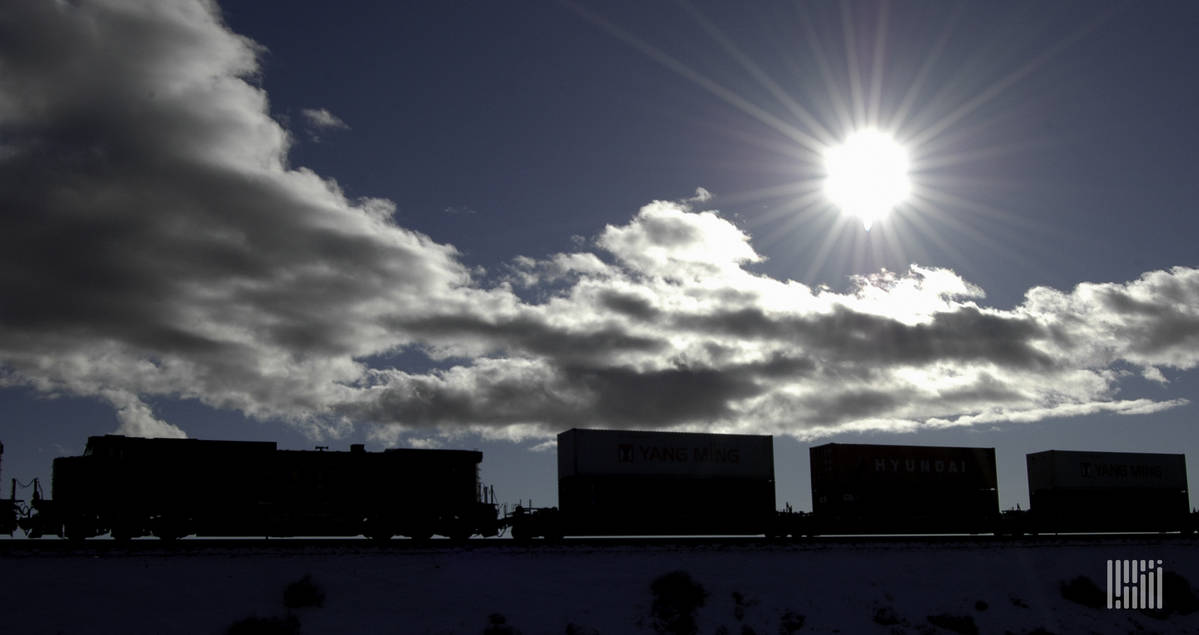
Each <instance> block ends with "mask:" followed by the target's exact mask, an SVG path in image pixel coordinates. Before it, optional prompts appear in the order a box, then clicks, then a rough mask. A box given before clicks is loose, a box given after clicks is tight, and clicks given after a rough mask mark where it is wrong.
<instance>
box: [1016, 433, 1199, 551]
mask: <svg viewBox="0 0 1199 635" xmlns="http://www.w3.org/2000/svg"><path fill="white" fill-rule="evenodd" d="M1026 460H1027V464H1028V494H1029V503H1030V506H1031V508H1032V509H1031V510H1030V512H1029V514H1028V515H1027V518H1026V522H1027V524H1028V527H1029V529H1030V530H1032V531H1043V532H1070V531H1076V532H1096V531H1098V532H1103V531H1186V530H1189V529H1191V514H1190V498H1189V494H1188V492H1187V472H1186V456H1185V455H1182V454H1149V453H1130V452H1075V451H1063V450H1048V451H1045V452H1035V453H1032V454H1029V455H1027V457H1026Z"/></svg>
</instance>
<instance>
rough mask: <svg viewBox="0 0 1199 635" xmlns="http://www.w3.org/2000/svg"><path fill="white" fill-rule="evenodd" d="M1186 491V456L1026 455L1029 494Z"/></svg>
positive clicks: (1039, 453) (1053, 453)
mask: <svg viewBox="0 0 1199 635" xmlns="http://www.w3.org/2000/svg"><path fill="white" fill-rule="evenodd" d="M1110 488H1141V489H1145V488H1149V489H1159V488H1160V489H1178V490H1185V489H1186V488H1187V465H1186V455H1183V454H1149V453H1140V452H1072V451H1065V450H1048V451H1046V452H1036V453H1033V454H1029V455H1028V489H1029V491H1036V490H1046V489H1110Z"/></svg>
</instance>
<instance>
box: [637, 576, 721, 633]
mask: <svg viewBox="0 0 1199 635" xmlns="http://www.w3.org/2000/svg"><path fill="white" fill-rule="evenodd" d="M649 589H650V592H651V593H653V595H654V603H653V606H652V607H651V609H650V613H651V615H652V616H653V618H654V622H653V628H654V632H656V633H663V634H666V633H669V634H670V635H695V633H697V632H698V631H699V626H698V625H697V624H696V623H695V611H696V609H698V608H699V607H701V606H703V605H704V602H705V601H706V600H707V599H708V592H707V591H706V590H705V589H704V587H703V585H701V584H699V583H698V582H696V581H694V580H692V579H691V574H689V573H687V572H686V571H672V572H670V573H667V574H665V575H662V576H659V577H658V578H657V579H655V580H654V581H653V582H651V583H650V585H649Z"/></svg>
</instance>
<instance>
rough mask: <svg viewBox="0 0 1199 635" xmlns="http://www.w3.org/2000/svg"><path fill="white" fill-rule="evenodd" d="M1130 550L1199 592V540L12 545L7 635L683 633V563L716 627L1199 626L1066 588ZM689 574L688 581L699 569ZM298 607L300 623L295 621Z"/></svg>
mask: <svg viewBox="0 0 1199 635" xmlns="http://www.w3.org/2000/svg"><path fill="white" fill-rule="evenodd" d="M1123 558H1152V559H1160V560H1163V561H1164V569H1165V570H1166V571H1168V572H1172V573H1173V574H1179V575H1181V576H1182V578H1183V579H1185V580H1187V581H1189V582H1190V583H1192V584H1194V585H1195V590H1196V591H1199V541H1195V540H1181V539H1177V538H1174V539H1169V540H1158V539H1156V538H1147V539H1130V540H1122V541H1111V540H1097V541H1091V542H1085V543H1060V542H1053V541H1048V540H1045V541H1039V542H1016V543H991V542H969V543H951V544H932V545H930V544H923V543H919V542H904V543H889V544H878V543H852V542H849V543H837V544H806V545H707V546H695V545H690V546H665V545H664V546H657V545H654V546H630V545H615V546H593V545H588V546H577V545H570V544H564V545H561V546H556V547H549V548H544V547H542V548H527V547H520V546H516V545H508V544H505V545H503V546H495V545H494V544H488V545H486V546H477V545H475V546H467V547H456V548H455V547H445V548H438V547H432V548H427V549H422V550H398V549H397V550H377V549H374V548H373V547H370V546H369V545H368V544H367V543H364V544H363V546H362V547H345V546H337V547H321V546H315V547H305V548H302V549H284V550H278V549H275V548H272V549H257V548H249V549H246V548H228V549H215V550H204V551H194V550H193V551H188V552H186V553H175V554H173V553H170V552H168V551H165V550H160V551H151V552H138V551H114V552H107V553H106V552H101V551H97V552H84V553H74V554H62V553H60V554H57V555H53V554H47V553H38V552H30V551H24V550H7V551H0V584H2V585H3V588H2V589H0V615H2V616H3V617H2V618H0V619H2V621H0V632H4V633H67V634H81V633H225V632H228V629H229V628H230V626H231V625H233V624H234V623H236V622H239V621H244V620H247V618H250V617H257V618H259V621H258V622H257V623H256V624H251V623H249V622H246V623H243V624H242V626H243V627H249V626H256V627H258V630H254V629H252V628H249V629H247V630H245V631H243V632H300V633H306V634H318V633H401V634H407V633H476V634H477V633H497V634H498V633H516V632H521V633H525V634H526V635H533V634H540V633H553V634H559V635H560V634H563V633H567V634H574V635H583V634H591V635H594V634H597V633H602V634H605V635H611V634H619V633H655V632H670V631H664V630H663V629H664V628H665V626H664V623H663V622H664V621H667V620H669V619H671V615H670V613H671V611H674V615H673V619H674V622H673V627H674V628H676V629H677V628H683V629H684V630H686V629H685V627H686V625H687V619H686V613H688V609H687V606H686V602H685V600H683V599H680V598H682V596H683V595H685V593H683V594H682V595H680V594H679V593H677V592H676V593H675V594H674V596H673V599H672V598H671V597H663V594H667V595H669V593H668V592H660V594H659V595H660V597H659V602H658V605H657V608H656V609H655V596H654V594H653V593H652V592H651V582H652V581H653V580H655V579H657V578H660V577H661V576H663V575H664V574H667V573H669V572H673V571H684V572H686V573H687V574H688V575H689V576H690V579H691V580H692V581H693V582H694V583H695V584H697V585H699V586H702V587H703V591H704V592H705V594H706V595H705V596H704V600H705V601H704V603H703V606H701V607H698V608H696V609H695V611H694V618H695V620H694V621H695V624H696V625H697V629H698V630H697V632H698V633H702V634H704V635H719V634H723V633H727V634H729V635H747V634H749V633H755V634H757V635H765V634H771V635H774V634H775V633H788V632H793V633H887V634H891V633H952V632H961V633H968V632H980V633H1007V632H1011V633H1033V632H1041V633H1043V632H1051V633H1059V634H1060V633H1090V632H1098V633H1129V632H1134V631H1146V632H1163V633H1182V632H1190V633H1199V611H1195V612H1191V613H1190V614H1186V615H1183V614H1178V613H1177V612H1175V613H1172V614H1169V615H1166V616H1160V615H1146V614H1144V613H1140V612H1135V611H1116V610H1108V609H1106V608H1102V607H1101V608H1090V607H1087V606H1083V605H1081V604H1078V603H1076V602H1073V601H1070V600H1067V599H1064V598H1063V594H1062V591H1061V584H1062V583H1063V582H1066V581H1069V580H1074V579H1076V578H1078V577H1079V576H1086V577H1087V578H1089V579H1090V580H1091V581H1093V582H1094V583H1095V584H1096V585H1097V587H1098V590H1099V591H1100V592H1101V593H1102V592H1104V591H1105V586H1106V577H1105V571H1106V569H1105V567H1106V561H1107V560H1108V559H1123ZM306 575H307V576H310V578H311V580H312V582H313V583H314V584H315V586H317V587H319V589H320V590H321V591H322V592H323V594H324V598H323V601H322V602H321V606H307V607H299V608H294V609H288V608H287V607H286V606H285V603H284V590H285V588H287V587H288V585H289V584H291V583H293V582H296V581H297V580H300V579H301V578H303V577H304V576H306ZM674 580H675V581H676V582H678V581H680V580H682V581H683V586H684V587H685V586H686V584H685V580H686V579H685V578H683V577H676V578H674ZM1181 590H1182V589H1172V591H1174V592H1178V591H1181ZM660 591H661V590H660ZM684 591H686V589H684ZM1101 597H1102V596H1101ZM1169 597H1170V594H1169V592H1168V593H1167V598H1169ZM672 602H673V604H672ZM294 603H295V602H293V604H294ZM301 603H303V602H302V601H301ZM1170 608H1174V609H1175V610H1178V609H1179V608H1187V607H1185V606H1181V605H1180V606H1175V607H1170V606H1169V604H1167V609H1170ZM288 615H292V616H294V617H295V621H293V622H291V623H290V626H288V623H287V622H285V619H286V617H287V616H288ZM930 616H931V617H930ZM272 618H279V619H278V620H275V621H272ZM500 622H502V624H500ZM801 624H802V625H801ZM934 624H939V626H938V625H934ZM271 626H274V627H276V628H277V629H279V630H275V631H270V630H269V629H268V627H271ZM297 626H298V629H297V628H296V627H297ZM971 627H973V628H975V629H977V630H976V631H975V630H971ZM288 628H291V629H292V630H291V631H288V630H287V629H288ZM488 629H490V630H488ZM656 629H657V630H656ZM1037 629H1042V630H1040V631H1038V630H1037Z"/></svg>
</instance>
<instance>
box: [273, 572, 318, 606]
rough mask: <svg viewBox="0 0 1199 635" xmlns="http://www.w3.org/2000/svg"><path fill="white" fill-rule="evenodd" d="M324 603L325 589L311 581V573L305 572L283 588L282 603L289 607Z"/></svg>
mask: <svg viewBox="0 0 1199 635" xmlns="http://www.w3.org/2000/svg"><path fill="white" fill-rule="evenodd" d="M324 604H325V591H324V589H321V588H320V587H319V586H317V585H316V583H315V582H313V581H312V576H311V575H307V574H306V575H305V576H304V577H302V578H300V579H299V580H296V581H295V582H292V583H291V584H289V585H287V588H285V589H283V605H284V606H286V607H287V608H289V609H302V608H307V607H310V606H324Z"/></svg>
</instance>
